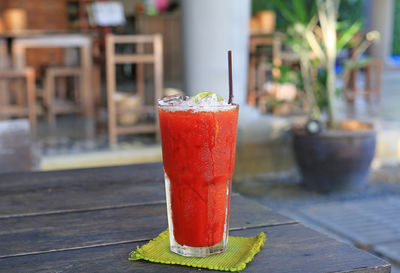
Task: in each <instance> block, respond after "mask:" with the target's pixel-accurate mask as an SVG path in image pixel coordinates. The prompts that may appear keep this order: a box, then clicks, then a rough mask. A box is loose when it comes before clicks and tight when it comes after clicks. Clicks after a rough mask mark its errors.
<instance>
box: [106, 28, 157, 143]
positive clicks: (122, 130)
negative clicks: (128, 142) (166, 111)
mask: <svg viewBox="0 0 400 273" xmlns="http://www.w3.org/2000/svg"><path fill="white" fill-rule="evenodd" d="M116 44H132V45H135V46H136V53H134V54H129V55H128V54H116V53H115V45H116ZM147 45H151V46H150V47H151V48H152V52H151V53H144V49H145V46H147ZM162 55H163V43H162V36H161V35H160V34H155V35H112V34H109V35H107V36H106V75H107V77H106V80H107V107H108V135H109V143H110V146H115V145H116V143H117V137H118V135H122V134H139V133H152V132H154V133H156V136H157V138H158V137H159V127H158V114H157V99H158V98H160V97H161V96H162V90H163V68H162V67H163V59H162ZM116 64H136V65H137V67H136V73H137V74H136V76H137V82H136V84H137V88H136V89H137V90H136V91H137V92H136V94H137V95H138V96H142V97H144V95H145V88H144V64H153V69H154V70H153V71H154V73H153V78H154V104H153V105H143V106H141V107H140V108H138V109H117V107H116V101H115V99H116V97H115V95H116V75H115V65H116ZM126 111H131V112H136V113H153V114H154V117H155V122H154V123H153V124H150V125H149V124H137V125H132V126H119V125H118V124H117V115H118V114H119V113H123V112H126Z"/></svg>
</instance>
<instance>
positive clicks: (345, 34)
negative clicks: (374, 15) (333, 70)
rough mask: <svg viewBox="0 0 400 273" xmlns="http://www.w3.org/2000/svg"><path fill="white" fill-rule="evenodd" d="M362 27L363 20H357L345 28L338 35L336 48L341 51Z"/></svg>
mask: <svg viewBox="0 0 400 273" xmlns="http://www.w3.org/2000/svg"><path fill="white" fill-rule="evenodd" d="M361 27H362V24H361V22H355V23H354V24H352V25H351V26H350V27H349V28H347V29H345V30H344V31H342V32H341V33H339V35H338V40H337V44H336V50H337V51H338V52H339V51H341V50H342V49H343V48H344V47H345V46H346V45H347V44H348V43H349V42H350V41H351V39H352V38H353V37H354V35H355V34H356V33H357V32H359V31H360V29H361Z"/></svg>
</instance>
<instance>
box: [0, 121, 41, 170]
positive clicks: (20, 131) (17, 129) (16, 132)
mask: <svg viewBox="0 0 400 273" xmlns="http://www.w3.org/2000/svg"><path fill="white" fill-rule="evenodd" d="M39 169H40V147H39V146H38V145H37V144H36V143H34V142H33V141H32V139H31V137H30V126H29V122H28V121H27V120H25V119H18V120H7V121H0V173H6V172H20V171H32V170H39Z"/></svg>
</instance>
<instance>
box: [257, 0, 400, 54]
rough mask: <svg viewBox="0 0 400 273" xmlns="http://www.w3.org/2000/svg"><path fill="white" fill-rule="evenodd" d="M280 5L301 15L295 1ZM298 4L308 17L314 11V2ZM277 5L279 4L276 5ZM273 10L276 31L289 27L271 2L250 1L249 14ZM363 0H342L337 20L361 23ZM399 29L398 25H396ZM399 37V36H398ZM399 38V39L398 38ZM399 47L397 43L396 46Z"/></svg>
mask: <svg viewBox="0 0 400 273" xmlns="http://www.w3.org/2000/svg"><path fill="white" fill-rule="evenodd" d="M279 2H280V3H281V5H283V6H285V7H287V8H288V9H289V10H295V11H296V12H298V13H302V10H301V8H299V7H298V6H297V5H296V3H298V2H297V1H292V0H280V1H279ZM300 2H305V3H306V6H307V10H306V11H305V12H306V13H307V11H308V16H309V15H310V13H312V12H314V11H315V9H316V1H315V0H303V1H300ZM399 4H400V1H396V5H397V6H400V5H399ZM278 5H279V4H278ZM266 9H269V10H274V11H275V13H276V28H277V30H281V31H285V30H286V29H287V28H288V27H289V26H290V25H291V22H290V21H288V20H287V19H286V18H285V17H284V16H283V15H282V14H281V13H280V12H278V11H279V10H281V8H280V7H278V6H277V5H276V4H275V3H274V1H271V0H252V1H251V14H252V15H255V14H256V13H257V12H258V11H260V10H266ZM399 9H400V8H398V9H396V11H397V13H399V12H400V10H399ZM362 13H363V0H342V1H341V4H340V8H339V18H338V20H339V21H341V22H344V21H348V22H356V21H359V22H361V23H362V22H363V19H364V17H363V15H362ZM397 17H399V16H397ZM397 25H398V26H399V27H398V28H400V24H397ZM398 37H399V35H398ZM399 38H400V37H399ZM397 45H398V47H400V45H399V43H398V44H397Z"/></svg>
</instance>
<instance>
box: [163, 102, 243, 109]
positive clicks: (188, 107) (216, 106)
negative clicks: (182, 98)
mask: <svg viewBox="0 0 400 273" xmlns="http://www.w3.org/2000/svg"><path fill="white" fill-rule="evenodd" d="M157 107H158V108H182V109H196V108H200V109H205V108H239V104H237V103H231V104H226V105H189V106H182V105H179V104H168V105H162V104H160V103H157Z"/></svg>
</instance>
